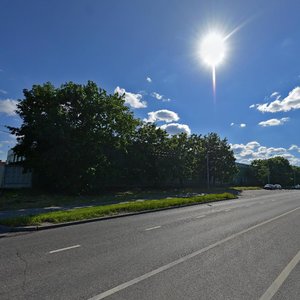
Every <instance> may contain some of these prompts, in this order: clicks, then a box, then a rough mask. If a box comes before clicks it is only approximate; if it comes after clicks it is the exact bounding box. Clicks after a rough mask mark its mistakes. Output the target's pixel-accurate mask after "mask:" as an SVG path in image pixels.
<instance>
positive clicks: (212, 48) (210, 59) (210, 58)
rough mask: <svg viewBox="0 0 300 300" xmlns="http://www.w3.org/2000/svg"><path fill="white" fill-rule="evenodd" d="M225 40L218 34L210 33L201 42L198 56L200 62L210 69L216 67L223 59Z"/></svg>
mask: <svg viewBox="0 0 300 300" xmlns="http://www.w3.org/2000/svg"><path fill="white" fill-rule="evenodd" d="M225 53H226V45H225V39H224V37H222V36H221V35H220V34H218V33H210V34H208V35H207V36H205V37H204V39H203V40H202V42H201V48H200V55H201V58H202V60H203V61H204V62H205V63H206V64H208V65H209V66H211V67H216V66H217V65H218V64H220V63H221V62H222V61H223V60H224V57H225Z"/></svg>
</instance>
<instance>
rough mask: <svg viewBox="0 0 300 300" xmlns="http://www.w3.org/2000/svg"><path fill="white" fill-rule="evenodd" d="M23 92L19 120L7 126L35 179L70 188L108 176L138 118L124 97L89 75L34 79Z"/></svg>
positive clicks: (42, 183)
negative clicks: (80, 80)
mask: <svg viewBox="0 0 300 300" xmlns="http://www.w3.org/2000/svg"><path fill="white" fill-rule="evenodd" d="M23 93H24V99H22V100H20V101H19V103H18V105H17V113H18V114H19V116H20V117H21V119H22V121H23V123H22V125H21V127H20V128H12V127H9V129H10V131H11V133H13V134H15V135H16V136H17V141H18V144H17V145H16V146H15V148H14V149H15V151H16V153H17V154H18V155H21V156H24V157H25V158H26V160H25V162H24V164H25V167H26V168H31V169H34V175H35V176H34V178H35V183H36V184H37V185H39V186H41V187H43V188H47V189H51V190H61V191H76V192H78V191H83V190H89V189H91V188H93V187H95V185H100V186H101V185H105V184H106V183H107V178H108V177H109V176H114V170H113V169H114V168H113V165H114V158H115V156H116V152H122V151H125V150H126V146H127V144H128V143H130V141H131V137H132V135H133V134H134V132H135V128H136V126H137V124H138V123H139V121H138V120H136V119H135V118H134V117H133V114H132V112H130V110H129V108H128V107H126V106H125V105H124V99H123V98H122V97H119V96H118V95H108V94H107V93H106V91H104V90H103V89H99V88H98V87H97V85H96V84H95V83H93V82H92V81H88V83H87V84H86V85H80V84H75V83H72V82H69V83H66V84H64V85H62V86H61V87H59V88H55V87H54V86H53V85H52V84H50V83H46V84H44V85H34V86H33V87H32V89H31V90H27V89H25V90H24V91H23ZM95 179H97V180H95Z"/></svg>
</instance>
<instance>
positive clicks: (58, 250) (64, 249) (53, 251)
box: [49, 245, 80, 254]
mask: <svg viewBox="0 0 300 300" xmlns="http://www.w3.org/2000/svg"><path fill="white" fill-rule="evenodd" d="M78 247H80V245H74V246H70V247H66V248H61V249H57V250H52V251H49V253H50V254H52V253H56V252H61V251H66V250H70V249H74V248H78Z"/></svg>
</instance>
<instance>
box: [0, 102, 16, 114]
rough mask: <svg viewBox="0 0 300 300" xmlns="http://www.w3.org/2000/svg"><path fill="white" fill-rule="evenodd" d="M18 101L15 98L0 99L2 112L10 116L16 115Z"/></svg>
mask: <svg viewBox="0 0 300 300" xmlns="http://www.w3.org/2000/svg"><path fill="white" fill-rule="evenodd" d="M17 103H18V101H17V100H13V99H5V100H0V113H1V112H2V113H5V114H7V115H9V116H14V115H16V112H15V110H16V108H17Z"/></svg>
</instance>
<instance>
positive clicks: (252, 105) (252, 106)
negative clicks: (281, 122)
mask: <svg viewBox="0 0 300 300" xmlns="http://www.w3.org/2000/svg"><path fill="white" fill-rule="evenodd" d="M256 105H257V104H251V105H250V106H249V108H254V107H255V106H256Z"/></svg>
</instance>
